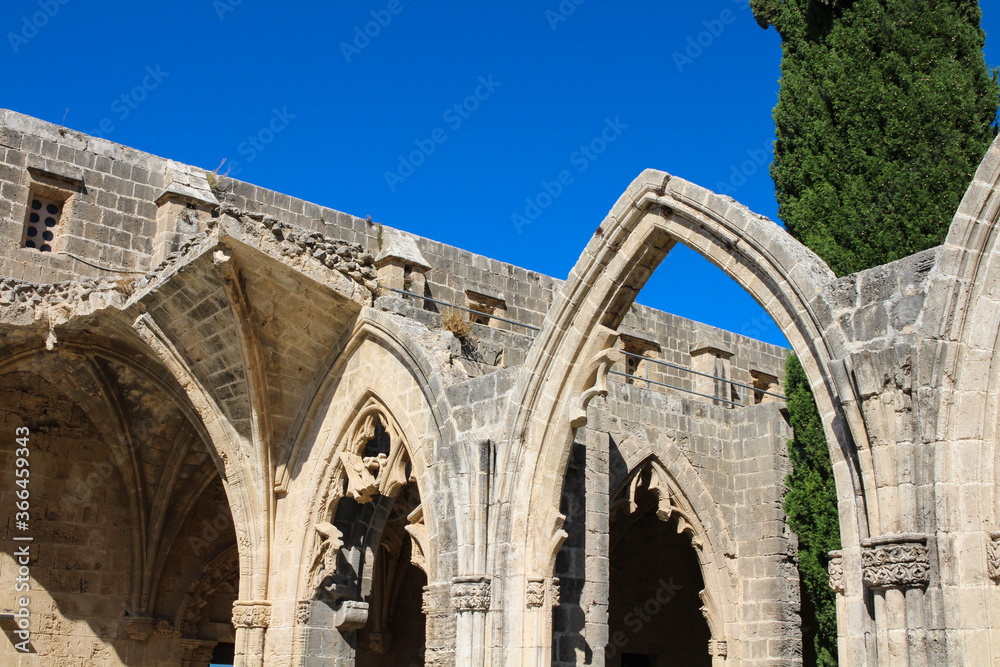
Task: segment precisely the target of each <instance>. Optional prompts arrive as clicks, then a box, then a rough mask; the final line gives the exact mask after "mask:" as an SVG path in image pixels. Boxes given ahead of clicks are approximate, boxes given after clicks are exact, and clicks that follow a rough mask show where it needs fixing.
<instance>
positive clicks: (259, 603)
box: [233, 600, 271, 628]
mask: <svg viewBox="0 0 1000 667" xmlns="http://www.w3.org/2000/svg"><path fill="white" fill-rule="evenodd" d="M269 625H271V603H270V602H269V601H267V600H237V601H236V602H234V603H233V627H235V628H266V627H268V626H269Z"/></svg>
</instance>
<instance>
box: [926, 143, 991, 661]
mask: <svg viewBox="0 0 1000 667" xmlns="http://www.w3.org/2000/svg"><path fill="white" fill-rule="evenodd" d="M998 212H1000V138H998V139H997V140H995V141H994V142H993V144H992V145H991V146H990V148H989V150H988V152H987V154H986V156H985V157H984V158H983V160H982V162H981V164H980V165H979V167H978V169H977V171H976V174H975V176H974V178H973V181H972V183H971V184H970V185H969V188H968V190H967V191H966V193H965V195H964V197H963V199H962V203H961V204H960V206H959V208H958V211H957V212H956V214H955V217H954V219H953V220H952V223H951V227H950V228H949V231H948V236H947V238H946V239H945V242H944V245H943V246H942V247H941V248H940V250H939V251H938V255H937V258H936V261H935V265H934V267H933V269H932V271H931V275H930V287H929V288H928V293H927V302H926V303H925V306H924V309H923V312H922V322H921V325H922V333H924V334H925V336H926V338H925V340H924V341H923V342H922V348H921V349H920V354H921V355H924V356H926V357H927V359H928V363H927V364H925V365H926V367H927V368H929V369H932V371H933V375H931V376H930V377H926V378H921V382H922V383H926V384H929V385H930V386H931V387H932V388H934V389H937V397H936V401H935V404H934V405H933V406H929V407H928V410H927V413H926V414H924V415H922V416H923V417H924V418H925V420H926V422H927V424H928V428H927V433H926V434H925V436H924V438H925V440H926V441H928V442H931V443H933V447H934V450H935V452H936V454H935V461H934V482H935V487H934V488H935V495H934V503H935V507H934V509H935V514H934V517H933V519H934V523H933V525H932V527H929V528H930V530H929V531H928V532H933V533H935V534H934V535H932V538H933V542H931V543H930V544H931V546H933V547H934V551H936V554H935V556H936V561H937V565H938V567H937V571H938V574H939V576H940V586H941V598H942V599H941V602H940V603H939V604H938V613H939V614H940V616H941V618H942V625H941V626H940V627H944V628H949V635H948V636H949V638H950V641H949V642H948V643H947V644H946V648H947V655H946V657H944V658H942V659H944V660H946V661H947V662H948V663H949V664H963V663H968V662H971V661H974V660H975V659H978V656H981V655H982V651H983V648H982V638H983V636H984V635H985V636H989V637H990V641H991V642H992V643H993V644H994V645H996V643H997V642H998V641H1000V616H998V615H997V614H996V612H995V611H994V610H995V609H996V608H997V601H998V600H1000V588H998V586H997V583H998V582H1000V532H998V531H1000V488H998V485H997V481H998V480H1000V452H998V448H997V447H998V446H997V437H998V435H1000V317H998V313H1000V225H998V220H1000V213H998ZM957 508H961V510H960V511H956V509H957ZM970 604H971V605H977V606H978V608H980V609H983V610H986V611H985V612H984V613H983V614H973V615H969V616H966V615H965V614H964V612H962V613H959V612H958V610H960V609H964V608H965V606H966V605H970Z"/></svg>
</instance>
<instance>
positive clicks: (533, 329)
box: [382, 287, 541, 337]
mask: <svg viewBox="0 0 1000 667" xmlns="http://www.w3.org/2000/svg"><path fill="white" fill-rule="evenodd" d="M382 289H385V290H389V291H390V292H396V293H397V294H405V295H406V296H412V297H414V298H416V299H423V300H424V301H430V302H431V303H436V304H439V305H442V306H448V307H449V308H458V309H459V310H464V311H467V312H470V313H475V314H476V315H482V316H483V317H489V318H491V319H494V320H500V321H501V322H507V323H508V324H516V325H517V326H519V327H524V328H525V329H528V330H529V331H531V335H532V337H534V335H535V332H537V331H541V328H540V327H536V326H532V325H531V324H525V323H524V322H518V321H517V320H510V319H507V318H506V317H500V316H499V315H494V314H492V313H484V312H483V311H481V310H474V309H472V308H468V307H466V306H460V305H458V304H457V303H451V302H450V301H442V300H440V299H432V298H431V297H429V296H421V295H420V294H414V293H413V292H407V291H406V290H401V289H396V288H395V287H383V288H382Z"/></svg>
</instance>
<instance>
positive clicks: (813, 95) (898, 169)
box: [750, 0, 1000, 666]
mask: <svg viewBox="0 0 1000 667" xmlns="http://www.w3.org/2000/svg"><path fill="white" fill-rule="evenodd" d="M750 6H751V9H752V10H753V12H754V15H755V16H756V17H757V21H758V23H760V25H761V26H762V27H764V28H767V27H769V26H773V27H774V28H775V29H776V30H777V31H778V33H779V34H780V35H781V40H782V63H781V68H782V79H781V89H780V92H779V95H778V105H777V107H776V108H775V110H774V119H775V126H776V135H777V142H776V144H775V151H774V154H775V159H774V163H773V164H772V165H771V176H772V178H773V179H774V183H775V190H776V194H777V199H778V205H779V211H778V213H779V217H780V218H781V220H782V221H783V222H784V224H785V227H786V228H787V229H788V231H789V233H790V234H792V236H794V237H795V238H797V239H799V240H800V241H802V242H803V243H804V244H805V245H807V246H809V247H810V248H811V249H812V250H813V251H814V252H816V254H818V255H819V256H820V257H822V258H823V259H824V260H825V261H826V263H827V264H829V265H830V268H831V269H833V271H834V272H835V273H836V274H837V275H847V274H850V273H854V272H856V271H860V270H863V269H866V268H870V267H873V266H877V265H879V264H884V263H886V262H891V261H893V260H896V259H899V258H901V257H905V256H907V255H910V254H912V253H915V252H919V251H921V250H925V249H927V248H930V247H933V246H935V245H938V244H940V243H941V242H942V241H943V240H944V237H945V235H946V234H947V231H948V226H949V225H950V223H951V219H952V216H953V214H954V211H955V209H956V208H957V207H958V204H959V202H960V201H961V198H962V195H963V193H964V192H965V189H966V187H967V186H968V184H969V182H970V181H971V180H972V176H973V174H974V172H975V169H976V167H977V165H978V164H979V161H980V160H981V159H982V156H983V154H984V153H985V152H986V150H987V148H988V147H989V144H990V142H991V141H992V140H993V138H994V136H995V135H996V126H995V122H996V113H997V103H998V92H1000V87H998V77H997V76H996V74H995V73H991V72H990V71H989V70H987V68H986V65H985V61H984V58H983V52H982V50H983V45H984V43H985V34H984V33H983V31H982V29H981V27H980V22H981V18H982V13H981V11H980V8H979V3H978V2H976V1H974V0H946V1H937V0H934V1H931V2H926V1H924V0H750ZM786 394H787V396H788V412H789V419H790V422H791V424H792V427H793V429H794V431H795V438H794V439H793V440H792V441H790V442H789V454H790V457H791V461H792V466H793V470H794V472H793V473H792V474H791V475H789V478H788V486H789V491H788V494H787V496H786V499H785V511H786V513H787V515H788V519H789V524H790V526H791V528H792V530H794V531H795V533H796V534H797V535H798V538H799V555H798V560H799V562H798V567H799V576H800V580H801V584H802V621H803V637H804V640H805V646H804V652H805V655H804V657H805V662H806V664H807V665H814V664H815V665H823V666H826V665H836V664H837V649H836V609H835V595H834V593H833V592H832V591H831V590H830V588H829V585H828V583H827V565H828V558H827V553H828V552H829V551H830V550H833V549H837V548H839V543H840V530H839V522H838V515H837V498H836V489H835V486H834V482H833V473H832V467H831V465H830V458H829V450H828V448H827V444H826V439H825V436H824V434H823V429H822V423H821V421H820V418H819V413H818V411H817V410H816V404H815V400H814V398H813V396H812V393H811V391H810V389H809V385H808V382H807V381H806V378H805V374H804V373H803V372H802V367H801V365H800V364H799V362H798V360H797V359H796V358H795V357H794V356H790V357H789V360H788V364H787V368H786Z"/></svg>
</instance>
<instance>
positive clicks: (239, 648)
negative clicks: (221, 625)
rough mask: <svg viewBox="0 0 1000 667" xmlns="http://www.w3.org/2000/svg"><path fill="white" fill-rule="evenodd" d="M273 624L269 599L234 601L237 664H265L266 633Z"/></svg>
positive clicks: (241, 665)
mask: <svg viewBox="0 0 1000 667" xmlns="http://www.w3.org/2000/svg"><path fill="white" fill-rule="evenodd" d="M270 624H271V603H270V602H269V601H267V600H237V601H236V602H234V603H233V627H234V628H236V664H237V665H240V667H258V666H260V665H263V664H264V633H265V631H266V630H267V627H268V626H269V625H270Z"/></svg>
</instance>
